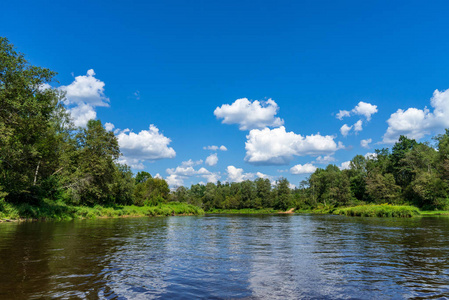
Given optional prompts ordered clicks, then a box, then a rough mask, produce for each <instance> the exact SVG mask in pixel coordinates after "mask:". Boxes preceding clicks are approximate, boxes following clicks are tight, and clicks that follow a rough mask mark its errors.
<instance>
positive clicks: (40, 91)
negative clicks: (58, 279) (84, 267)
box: [0, 38, 449, 211]
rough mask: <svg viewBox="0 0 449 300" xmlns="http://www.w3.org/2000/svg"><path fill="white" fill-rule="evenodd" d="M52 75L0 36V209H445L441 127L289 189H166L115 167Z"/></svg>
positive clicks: (113, 154)
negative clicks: (427, 139)
mask: <svg viewBox="0 0 449 300" xmlns="http://www.w3.org/2000/svg"><path fill="white" fill-rule="evenodd" d="M55 76H56V73H55V72H53V71H51V70H49V69H45V68H41V67H36V66H32V65H30V64H29V63H28V62H27V60H26V59H25V57H24V55H23V54H21V53H18V52H16V50H15V48H14V46H13V45H12V44H10V43H9V41H8V40H7V39H6V38H0V211H1V210H2V209H3V207H4V206H5V205H6V204H11V205H20V204H24V203H26V204H27V205H34V206H39V205H41V204H42V203H43V201H45V202H46V203H48V202H49V201H50V202H55V203H63V204H66V205H73V206H88V207H89V206H90V207H92V206H95V205H101V206H105V207H107V206H117V205H119V206H120V205H121V206H126V205H135V206H141V207H143V206H157V205H161V204H164V203H168V202H181V203H188V204H192V205H195V206H198V207H201V208H202V209H204V210H205V211H210V210H214V209H247V208H250V209H260V208H273V209H276V210H287V209H289V208H293V207H294V208H297V209H301V210H307V209H314V208H319V207H347V206H355V205H360V204H370V203H374V204H383V203H389V204H397V205H399V204H408V205H413V206H416V207H419V208H422V209H426V210H435V209H439V210H445V209H449V199H448V186H449V185H448V183H449V130H446V132H445V133H444V134H441V135H437V136H435V137H434V138H433V143H420V142H417V141H415V140H413V139H409V138H407V137H405V136H401V137H400V138H399V140H398V142H397V143H396V144H394V146H393V147H392V148H391V150H390V149H387V148H384V149H380V150H376V151H375V154H373V155H371V156H367V157H365V156H362V155H357V156H355V157H354V158H353V159H352V160H351V162H350V167H349V169H345V170H341V169H340V168H338V167H337V166H335V165H328V166H327V167H326V168H324V169H317V170H316V171H315V172H314V173H313V174H311V175H310V176H309V177H308V178H307V180H304V181H302V182H300V184H299V186H298V187H297V188H295V189H290V187H289V186H290V184H289V182H288V180H287V179H285V178H280V179H278V180H277V181H276V182H270V180H269V179H262V178H259V179H256V180H254V181H249V180H247V181H243V182H232V183H229V182H224V183H221V182H217V183H207V184H206V185H202V184H195V185H192V186H191V187H190V188H187V187H183V186H181V187H177V188H176V189H173V190H170V189H169V186H168V184H167V182H166V181H165V180H164V179H161V178H153V177H152V176H151V174H149V173H148V172H139V173H137V174H135V175H134V174H133V173H132V171H131V169H130V168H129V167H128V166H126V165H123V164H120V163H118V158H119V157H120V155H121V153H120V148H119V145H118V142H117V138H116V137H115V135H114V133H113V132H112V131H107V130H106V129H105V128H104V126H103V124H102V123H101V121H100V120H90V121H89V122H88V124H87V126H86V127H85V128H81V127H78V128H77V127H75V126H74V125H73V122H72V121H71V119H70V115H69V113H68V112H67V110H66V109H65V106H64V100H65V96H64V94H63V93H62V92H61V91H59V90H58V89H53V88H48V87H46V86H48V84H50V83H52V82H54V79H55Z"/></svg>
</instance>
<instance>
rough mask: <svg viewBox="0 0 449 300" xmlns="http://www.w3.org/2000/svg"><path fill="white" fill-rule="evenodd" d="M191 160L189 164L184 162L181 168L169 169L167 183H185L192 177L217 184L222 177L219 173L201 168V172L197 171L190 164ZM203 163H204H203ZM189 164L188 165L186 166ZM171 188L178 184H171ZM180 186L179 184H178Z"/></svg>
mask: <svg viewBox="0 0 449 300" xmlns="http://www.w3.org/2000/svg"><path fill="white" fill-rule="evenodd" d="M190 161H191V160H189V161H187V162H183V164H182V165H181V166H178V167H176V168H168V169H167V170H166V172H167V174H169V176H168V177H167V182H169V181H171V182H174V183H179V182H184V180H186V179H188V178H190V177H201V178H205V179H206V180H207V182H217V181H218V180H219V179H220V178H221V176H220V174H219V173H213V172H210V171H209V170H207V169H206V168H200V169H199V170H195V169H194V168H193V167H192V165H188V164H190V163H189V162H190ZM201 162H202V161H201ZM185 163H187V164H185ZM169 185H170V186H176V184H170V183H169ZM178 185H179V184H178Z"/></svg>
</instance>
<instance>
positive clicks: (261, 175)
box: [256, 172, 273, 180]
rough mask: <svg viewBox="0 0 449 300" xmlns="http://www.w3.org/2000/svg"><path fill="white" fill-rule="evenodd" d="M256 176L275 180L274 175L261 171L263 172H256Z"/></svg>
mask: <svg viewBox="0 0 449 300" xmlns="http://www.w3.org/2000/svg"><path fill="white" fill-rule="evenodd" d="M256 176H257V177H259V178H262V179H270V180H273V176H270V175H267V174H264V173H261V172H256Z"/></svg>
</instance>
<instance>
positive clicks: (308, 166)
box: [290, 163, 316, 175]
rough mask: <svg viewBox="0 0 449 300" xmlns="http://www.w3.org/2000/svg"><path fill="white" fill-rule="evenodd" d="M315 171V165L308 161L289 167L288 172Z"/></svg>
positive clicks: (302, 172)
mask: <svg viewBox="0 0 449 300" xmlns="http://www.w3.org/2000/svg"><path fill="white" fill-rule="evenodd" d="M315 171H316V167H315V166H314V165H312V164H310V163H308V164H304V165H301V164H298V165H296V166H293V167H291V168H290V173H292V174H295V175H298V174H311V173H313V172H315Z"/></svg>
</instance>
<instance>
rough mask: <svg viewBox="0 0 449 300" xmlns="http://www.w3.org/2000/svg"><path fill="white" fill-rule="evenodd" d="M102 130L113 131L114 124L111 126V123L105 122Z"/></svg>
mask: <svg viewBox="0 0 449 300" xmlns="http://www.w3.org/2000/svg"><path fill="white" fill-rule="evenodd" d="M104 128H105V129H106V130H107V131H112V130H114V128H115V126H114V124H112V123H109V122H106V123H105V124H104Z"/></svg>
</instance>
